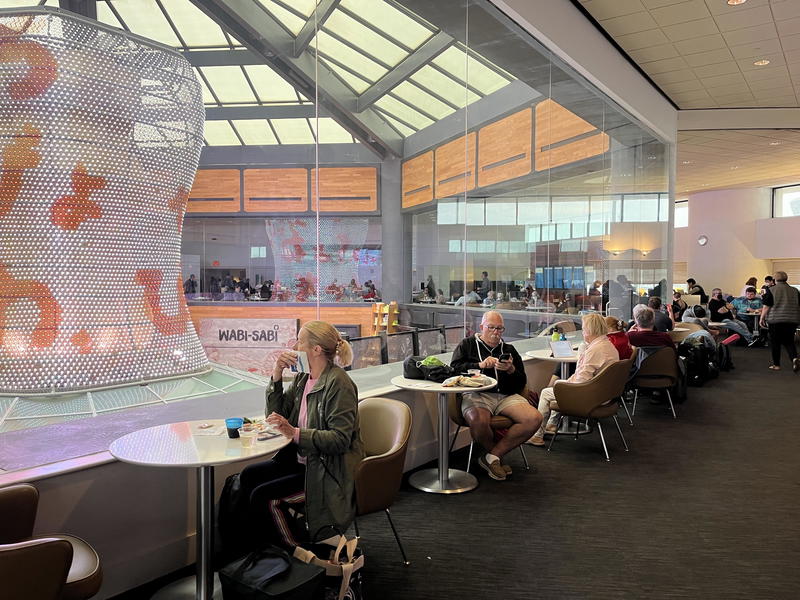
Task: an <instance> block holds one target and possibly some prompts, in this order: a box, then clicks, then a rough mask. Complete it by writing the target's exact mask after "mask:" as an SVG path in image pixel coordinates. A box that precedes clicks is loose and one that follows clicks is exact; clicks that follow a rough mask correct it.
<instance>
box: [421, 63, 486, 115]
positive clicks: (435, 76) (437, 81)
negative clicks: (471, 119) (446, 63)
mask: <svg viewBox="0 0 800 600" xmlns="http://www.w3.org/2000/svg"><path fill="white" fill-rule="evenodd" d="M411 80H412V81H414V82H415V83H417V84H419V85H421V86H423V87H424V88H426V89H429V90H431V91H432V92H435V93H436V94H438V95H439V96H441V97H442V98H444V99H445V100H447V101H448V102H452V103H453V104H455V105H456V106H458V107H459V108H464V106H466V105H467V104H469V103H471V102H475V101H476V100H479V99H480V96H478V95H477V94H475V93H474V92H472V91H470V90H468V89H467V88H465V87H464V85H463V84H461V85H458V84H457V83H456V81H455V79H452V78H450V77H448V76H447V75H445V74H444V73H442V72H441V71H439V70H438V69H436V68H434V67H431V66H430V65H426V66H424V67H422V68H421V69H420V70H419V71H417V72H416V73H414V74H413V75H412V76H411Z"/></svg>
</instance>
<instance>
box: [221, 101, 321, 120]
mask: <svg viewBox="0 0 800 600" xmlns="http://www.w3.org/2000/svg"><path fill="white" fill-rule="evenodd" d="M316 116H317V115H316V108H315V107H314V105H313V104H287V105H268V106H207V107H206V121H230V120H240V119H313V118H314V117H316ZM319 116H320V117H329V116H330V115H329V114H328V113H327V112H325V111H323V110H320V112H319Z"/></svg>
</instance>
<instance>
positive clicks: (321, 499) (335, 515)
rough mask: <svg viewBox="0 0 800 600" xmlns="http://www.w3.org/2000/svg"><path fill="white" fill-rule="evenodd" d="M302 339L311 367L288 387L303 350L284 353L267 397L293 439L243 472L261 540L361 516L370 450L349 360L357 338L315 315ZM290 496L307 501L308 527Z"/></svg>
mask: <svg viewBox="0 0 800 600" xmlns="http://www.w3.org/2000/svg"><path fill="white" fill-rule="evenodd" d="M295 347H296V349H297V350H299V351H302V352H305V353H306V354H307V356H308V367H309V371H310V372H309V373H298V375H297V376H296V377H295V379H294V381H293V382H292V383H291V384H290V385H289V386H288V388H284V384H283V379H282V377H283V370H284V369H288V368H290V367H291V366H292V365H296V364H297V354H296V353H294V352H283V353H281V355H280V356H279V357H278V360H277V361H276V363H275V368H274V370H273V373H272V379H271V381H270V385H269V387H268V388H267V403H266V415H267V423H269V424H270V425H271V426H272V427H273V428H275V429H276V430H277V431H279V432H280V433H282V434H283V435H285V436H286V437H287V438H290V439H291V440H292V443H291V444H289V445H288V446H286V447H285V448H283V449H282V450H281V451H280V452H278V454H277V455H275V457H274V458H273V459H271V460H268V461H265V462H262V463H257V464H254V465H249V466H247V467H245V469H244V470H243V471H242V474H241V477H240V483H241V491H242V497H243V498H247V499H248V523H249V526H251V527H252V528H253V530H254V533H255V534H256V535H257V536H258V538H259V540H260V541H263V542H268V543H277V544H280V545H282V546H284V547H287V548H293V547H294V546H297V545H298V543H300V542H302V541H309V540H308V539H307V538H308V536H309V535H311V536H313V535H315V534H316V533H317V532H318V531H320V530H324V529H326V528H328V527H330V526H334V527H336V528H338V529H339V531H347V528H348V527H349V526H350V524H351V523H352V521H353V519H354V517H355V498H354V474H355V469H356V467H357V466H358V464H359V463H360V462H361V460H362V458H363V457H364V446H363V443H362V441H361V434H360V430H359V421H358V390H357V389H356V385H355V384H354V383H353V381H352V380H351V379H350V377H349V376H348V375H347V373H346V372H345V371H344V369H342V368H341V366H347V365H349V364H350V362H351V361H352V357H353V352H352V350H351V348H350V344H348V343H347V342H346V341H345V340H343V339H342V338H341V336H340V335H339V332H338V331H337V330H336V329H335V328H334V327H333V326H331V325H330V324H328V323H325V322H323V321H310V322H308V323H306V324H305V325H303V327H302V328H301V329H300V333H299V334H298V336H297V345H296V346H295ZM336 363H338V365H341V366H338V365H337V364H336ZM287 504H289V505H291V504H295V505H298V508H303V506H304V507H305V508H304V515H303V519H304V521H305V523H304V525H305V528H304V530H303V529H301V528H300V527H297V524H296V523H294V521H293V520H292V519H290V518H289V517H288V515H287V513H286V512H285V506H286V505H287ZM330 533H334V530H330Z"/></svg>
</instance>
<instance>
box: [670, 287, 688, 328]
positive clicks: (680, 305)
mask: <svg viewBox="0 0 800 600" xmlns="http://www.w3.org/2000/svg"><path fill="white" fill-rule="evenodd" d="M688 307H689V305H688V304H686V301H685V300H684V299H683V298H681V293H680V292H675V293H674V294H672V318H673V319H674V322H676V323H678V322H680V320H681V319H682V318H683V313H684V312H686V309H687V308H688Z"/></svg>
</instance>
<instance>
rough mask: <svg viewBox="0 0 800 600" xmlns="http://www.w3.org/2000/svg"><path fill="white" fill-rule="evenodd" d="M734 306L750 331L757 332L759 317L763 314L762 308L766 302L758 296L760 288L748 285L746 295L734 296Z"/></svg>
mask: <svg viewBox="0 0 800 600" xmlns="http://www.w3.org/2000/svg"><path fill="white" fill-rule="evenodd" d="M733 307H734V308H735V309H736V315H737V316H738V317H739V318H740V319H741V320H742V321H744V322H745V323H747V325H748V326H749V328H750V331H752V332H755V331H756V327H757V326H758V317H759V316H760V315H761V309H762V308H764V303H763V302H762V301H761V298H759V297H758V290H756V288H755V287H753V286H750V287H748V288H747V289H746V290H745V292H744V296H742V297H741V298H734V300H733Z"/></svg>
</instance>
